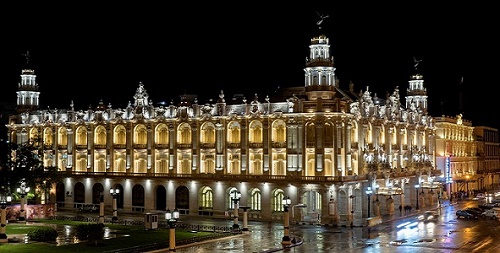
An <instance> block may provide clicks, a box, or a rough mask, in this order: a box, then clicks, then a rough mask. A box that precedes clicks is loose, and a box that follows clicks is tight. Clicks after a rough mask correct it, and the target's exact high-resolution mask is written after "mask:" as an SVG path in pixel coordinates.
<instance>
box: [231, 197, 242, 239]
mask: <svg viewBox="0 0 500 253" xmlns="http://www.w3.org/2000/svg"><path fill="white" fill-rule="evenodd" d="M229 196H230V197H231V200H232V201H233V203H234V206H233V218H234V224H233V231H235V230H238V229H239V228H240V226H239V225H238V202H239V201H240V198H241V193H240V192H239V191H232V192H231V193H230V194H229Z"/></svg>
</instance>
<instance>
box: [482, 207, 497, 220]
mask: <svg viewBox="0 0 500 253" xmlns="http://www.w3.org/2000/svg"><path fill="white" fill-rule="evenodd" d="M481 216H482V217H483V218H489V219H493V220H496V219H498V218H500V210H498V209H497V208H492V209H488V210H486V211H484V212H483V214H482V215H481Z"/></svg>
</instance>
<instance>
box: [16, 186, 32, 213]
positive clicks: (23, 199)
mask: <svg viewBox="0 0 500 253" xmlns="http://www.w3.org/2000/svg"><path fill="white" fill-rule="evenodd" d="M29 191H30V188H29V186H26V180H25V179H24V178H23V179H21V181H20V185H19V187H18V188H17V193H19V195H20V196H21V213H20V214H19V220H20V221H24V220H26V210H24V206H25V204H26V195H27V194H28V192H29Z"/></svg>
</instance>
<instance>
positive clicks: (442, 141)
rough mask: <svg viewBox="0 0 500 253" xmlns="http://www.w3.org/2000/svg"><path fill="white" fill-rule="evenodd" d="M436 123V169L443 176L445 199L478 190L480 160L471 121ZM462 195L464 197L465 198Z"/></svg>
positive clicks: (444, 119) (446, 119)
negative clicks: (453, 194) (452, 195)
mask: <svg viewBox="0 0 500 253" xmlns="http://www.w3.org/2000/svg"><path fill="white" fill-rule="evenodd" d="M434 119H435V120H436V165H437V167H438V168H439V169H440V170H441V171H442V172H443V177H442V178H441V180H440V181H441V182H442V183H444V184H445V185H446V192H447V193H448V195H447V196H446V197H448V198H449V197H451V196H450V194H452V193H459V192H461V193H467V192H470V191H472V190H473V189H477V185H478V184H477V180H478V174H477V173H478V162H479V159H478V156H477V145H478V144H477V142H476V141H475V138H474V137H475V136H474V127H473V126H472V123H471V122H470V121H466V120H463V119H462V115H458V116H457V117H455V118H451V117H445V116H443V117H434ZM462 195H463V194H462Z"/></svg>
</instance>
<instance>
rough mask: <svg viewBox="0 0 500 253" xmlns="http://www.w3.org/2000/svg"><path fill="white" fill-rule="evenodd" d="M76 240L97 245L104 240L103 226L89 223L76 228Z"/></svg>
mask: <svg viewBox="0 0 500 253" xmlns="http://www.w3.org/2000/svg"><path fill="white" fill-rule="evenodd" d="M76 238H78V240H82V241H93V242H94V244H96V245H97V242H98V241H99V240H102V239H103V238H104V224H102V223H89V224H80V225H77V226H76Z"/></svg>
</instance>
